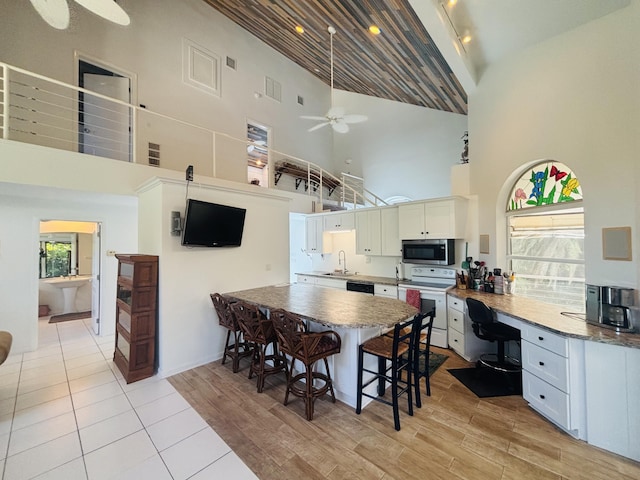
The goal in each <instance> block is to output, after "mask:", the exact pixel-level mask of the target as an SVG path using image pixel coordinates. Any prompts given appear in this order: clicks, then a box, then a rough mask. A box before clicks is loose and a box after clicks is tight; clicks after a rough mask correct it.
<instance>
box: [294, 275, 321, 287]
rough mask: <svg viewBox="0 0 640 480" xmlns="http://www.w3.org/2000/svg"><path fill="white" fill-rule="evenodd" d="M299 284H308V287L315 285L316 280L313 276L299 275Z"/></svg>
mask: <svg viewBox="0 0 640 480" xmlns="http://www.w3.org/2000/svg"><path fill="white" fill-rule="evenodd" d="M296 277H297V282H298V283H306V284H307V285H315V284H316V278H317V277H314V276H313V275H300V274H298V275H297V276H296Z"/></svg>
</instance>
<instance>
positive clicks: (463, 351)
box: [447, 295, 496, 362]
mask: <svg viewBox="0 0 640 480" xmlns="http://www.w3.org/2000/svg"><path fill="white" fill-rule="evenodd" d="M466 310H467V309H466V304H465V302H464V300H462V299H460V298H457V297H454V296H453V295H447V325H448V330H449V331H448V338H449V347H450V348H452V349H453V350H454V351H455V352H456V353H457V354H458V355H460V356H461V357H462V358H464V359H465V360H467V361H469V362H475V361H476V360H478V358H479V357H480V355H481V354H483V353H494V352H495V350H496V347H495V343H491V342H487V341H486V340H482V339H480V338H478V337H477V336H476V334H475V333H474V332H473V324H472V322H471V319H470V318H469V315H467V314H466Z"/></svg>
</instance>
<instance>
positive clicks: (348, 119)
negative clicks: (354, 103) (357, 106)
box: [342, 114, 369, 123]
mask: <svg viewBox="0 0 640 480" xmlns="http://www.w3.org/2000/svg"><path fill="white" fill-rule="evenodd" d="M342 119H343V120H344V123H360V122H366V121H367V120H368V119H369V117H367V116H366V115H357V114H351V115H345V116H344V117H343V118H342Z"/></svg>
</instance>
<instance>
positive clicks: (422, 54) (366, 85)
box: [205, 0, 467, 114]
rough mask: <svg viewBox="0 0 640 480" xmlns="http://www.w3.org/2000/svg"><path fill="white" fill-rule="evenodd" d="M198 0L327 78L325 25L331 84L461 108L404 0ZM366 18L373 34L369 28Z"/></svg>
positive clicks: (458, 92) (461, 95) (457, 91)
mask: <svg viewBox="0 0 640 480" xmlns="http://www.w3.org/2000/svg"><path fill="white" fill-rule="evenodd" d="M205 1H206V2H207V3H208V4H209V5H211V6H212V7H214V8H215V9H216V10H218V11H220V12H221V13H222V14H223V15H225V16H226V17H228V18H230V19H231V20H233V21H234V22H235V23H237V24H238V25H240V26H241V27H242V28H244V29H245V30H247V31H248V32H250V33H251V34H253V35H255V36H256V37H258V38H259V39H260V40H262V41H263V42H265V43H266V44H268V45H269V46H271V47H272V48H274V49H275V50H277V51H278V52H280V53H281V54H283V55H285V56H286V57H287V58H289V59H290V60H292V61H294V62H295V63H297V64H298V65H300V66H301V67H303V68H305V69H306V70H308V71H309V72H311V73H312V74H314V75H316V76H318V77H319V78H320V79H322V80H323V81H324V82H325V83H327V85H329V84H330V60H329V58H330V46H329V45H330V40H329V39H330V35H329V33H328V31H327V27H328V26H329V25H330V26H333V27H335V29H336V30H337V33H336V34H335V35H334V87H335V88H337V89H341V90H346V91H349V92H354V93H361V94H364V95H370V96H374V97H380V98H386V99H389V100H395V101H398V102H404V103H409V104H413V105H420V106H424V107H428V108H433V109H437V110H443V111H447V112H455V113H461V114H466V113H467V95H466V93H465V92H464V90H463V88H462V86H461V85H460V83H459V82H458V80H457V78H456V77H455V75H454V74H453V72H452V71H451V69H450V68H449V66H448V65H447V62H446V61H445V60H444V58H443V56H442V54H441V53H440V51H439V50H438V48H437V47H436V45H435V43H434V42H433V40H432V39H431V37H430V36H429V34H428V33H427V31H426V30H425V28H424V26H423V25H422V23H421V22H420V20H419V19H418V17H417V16H416V14H415V12H414V11H413V9H412V8H411V6H410V5H409V2H408V0H205ZM372 24H375V25H377V26H378V27H380V30H381V31H382V33H381V34H380V35H378V36H374V35H373V34H371V33H369V31H368V28H369V26H370V25H372ZM296 25H300V26H302V27H303V28H304V34H298V33H297V32H296V31H295V27H296Z"/></svg>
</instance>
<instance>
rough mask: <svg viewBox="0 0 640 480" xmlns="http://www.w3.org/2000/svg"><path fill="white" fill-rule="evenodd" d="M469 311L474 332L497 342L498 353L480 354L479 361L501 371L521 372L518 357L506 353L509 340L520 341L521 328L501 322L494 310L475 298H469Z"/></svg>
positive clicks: (485, 338)
mask: <svg viewBox="0 0 640 480" xmlns="http://www.w3.org/2000/svg"><path fill="white" fill-rule="evenodd" d="M467 312H468V313H469V318H470V319H471V322H472V328H473V332H474V333H475V334H476V336H477V337H478V338H481V339H482V340H487V341H489V342H497V344H498V353H497V354H495V353H485V354H482V355H480V359H479V360H478V362H479V363H480V364H482V365H484V366H486V367H489V368H492V369H494V370H498V371H501V372H507V373H512V372H519V371H521V370H522V367H521V365H520V362H519V361H518V360H517V359H514V358H511V357H508V356H507V355H506V354H505V344H506V343H507V342H511V341H515V342H520V330H518V329H517V328H513V327H511V326H509V325H507V324H504V323H500V322H498V321H496V320H495V319H494V318H493V310H491V309H490V308H489V307H487V306H486V305H485V304H484V303H482V302H481V301H479V300H475V299H473V298H467Z"/></svg>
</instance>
